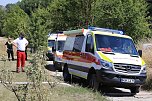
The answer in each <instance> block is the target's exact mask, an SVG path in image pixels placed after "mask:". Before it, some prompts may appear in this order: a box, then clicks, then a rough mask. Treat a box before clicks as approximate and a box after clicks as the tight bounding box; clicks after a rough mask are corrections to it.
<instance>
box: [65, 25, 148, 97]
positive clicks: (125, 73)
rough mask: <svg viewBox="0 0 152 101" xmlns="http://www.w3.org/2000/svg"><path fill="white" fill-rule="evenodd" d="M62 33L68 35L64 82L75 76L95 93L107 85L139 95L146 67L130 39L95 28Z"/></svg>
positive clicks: (117, 33) (114, 32) (121, 33)
mask: <svg viewBox="0 0 152 101" xmlns="http://www.w3.org/2000/svg"><path fill="white" fill-rule="evenodd" d="M63 33H64V34H65V35H67V39H66V42H65V46H64V52H63V67H62V68H63V77H64V80H65V81H70V80H71V76H77V77H81V78H84V79H86V81H87V83H88V85H89V86H90V87H92V88H94V89H98V88H99V86H100V85H106V86H111V87H122V88H127V89H130V90H131V94H133V95H134V94H136V93H138V92H139V87H140V86H141V85H142V84H143V83H144V82H145V79H146V64H145V62H144V61H143V59H142V58H141V56H142V51H141V50H139V51H137V50H136V47H135V45H134V43H133V40H132V38H131V37H129V36H127V35H123V32H122V31H118V30H111V29H104V28H97V27H89V28H88V29H79V30H71V31H64V32H63Z"/></svg>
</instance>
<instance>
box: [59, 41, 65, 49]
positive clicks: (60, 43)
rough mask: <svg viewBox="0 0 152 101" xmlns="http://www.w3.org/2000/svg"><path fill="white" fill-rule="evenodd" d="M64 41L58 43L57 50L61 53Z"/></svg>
mask: <svg viewBox="0 0 152 101" xmlns="http://www.w3.org/2000/svg"><path fill="white" fill-rule="evenodd" d="M64 43H65V41H58V50H59V51H63V48H64Z"/></svg>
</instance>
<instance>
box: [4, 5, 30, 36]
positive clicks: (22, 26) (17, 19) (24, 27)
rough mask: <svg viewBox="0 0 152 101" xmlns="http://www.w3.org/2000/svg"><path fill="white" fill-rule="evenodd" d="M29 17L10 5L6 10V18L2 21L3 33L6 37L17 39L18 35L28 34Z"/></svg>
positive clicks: (18, 8)
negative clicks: (21, 33)
mask: <svg viewBox="0 0 152 101" xmlns="http://www.w3.org/2000/svg"><path fill="white" fill-rule="evenodd" d="M28 24H29V17H28V16H27V14H26V13H25V12H24V11H23V10H22V9H20V7H19V6H17V5H12V6H10V7H9V9H7V13H6V16H5V18H4V20H3V29H2V31H3V33H6V36H11V37H14V38H15V37H17V36H18V33H20V32H24V33H28V31H29V30H28V29H29V26H28Z"/></svg>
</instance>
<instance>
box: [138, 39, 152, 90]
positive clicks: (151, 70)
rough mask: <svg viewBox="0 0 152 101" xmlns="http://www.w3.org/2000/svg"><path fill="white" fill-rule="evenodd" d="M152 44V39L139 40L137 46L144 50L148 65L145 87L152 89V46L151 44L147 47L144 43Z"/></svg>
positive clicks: (144, 58)
mask: <svg viewBox="0 0 152 101" xmlns="http://www.w3.org/2000/svg"><path fill="white" fill-rule="evenodd" d="M147 43H148V44H152V39H148V40H142V41H140V42H139V44H138V46H137V48H138V49H141V50H142V51H143V56H142V58H143V60H144V61H145V62H146V65H147V79H146V83H145V84H144V85H143V89H145V90H152V46H151V45H149V46H148V47H147V48H144V47H143V45H144V44H147Z"/></svg>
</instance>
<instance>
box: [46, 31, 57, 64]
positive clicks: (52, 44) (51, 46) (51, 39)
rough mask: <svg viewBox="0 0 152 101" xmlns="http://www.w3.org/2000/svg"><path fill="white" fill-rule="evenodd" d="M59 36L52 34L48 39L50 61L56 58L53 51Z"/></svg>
mask: <svg viewBox="0 0 152 101" xmlns="http://www.w3.org/2000/svg"><path fill="white" fill-rule="evenodd" d="M56 38H57V34H50V35H49V37H48V40H47V48H48V51H47V54H46V55H47V57H48V58H49V60H50V61H53V59H54V53H53V51H55V47H56V46H55V40H56Z"/></svg>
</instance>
